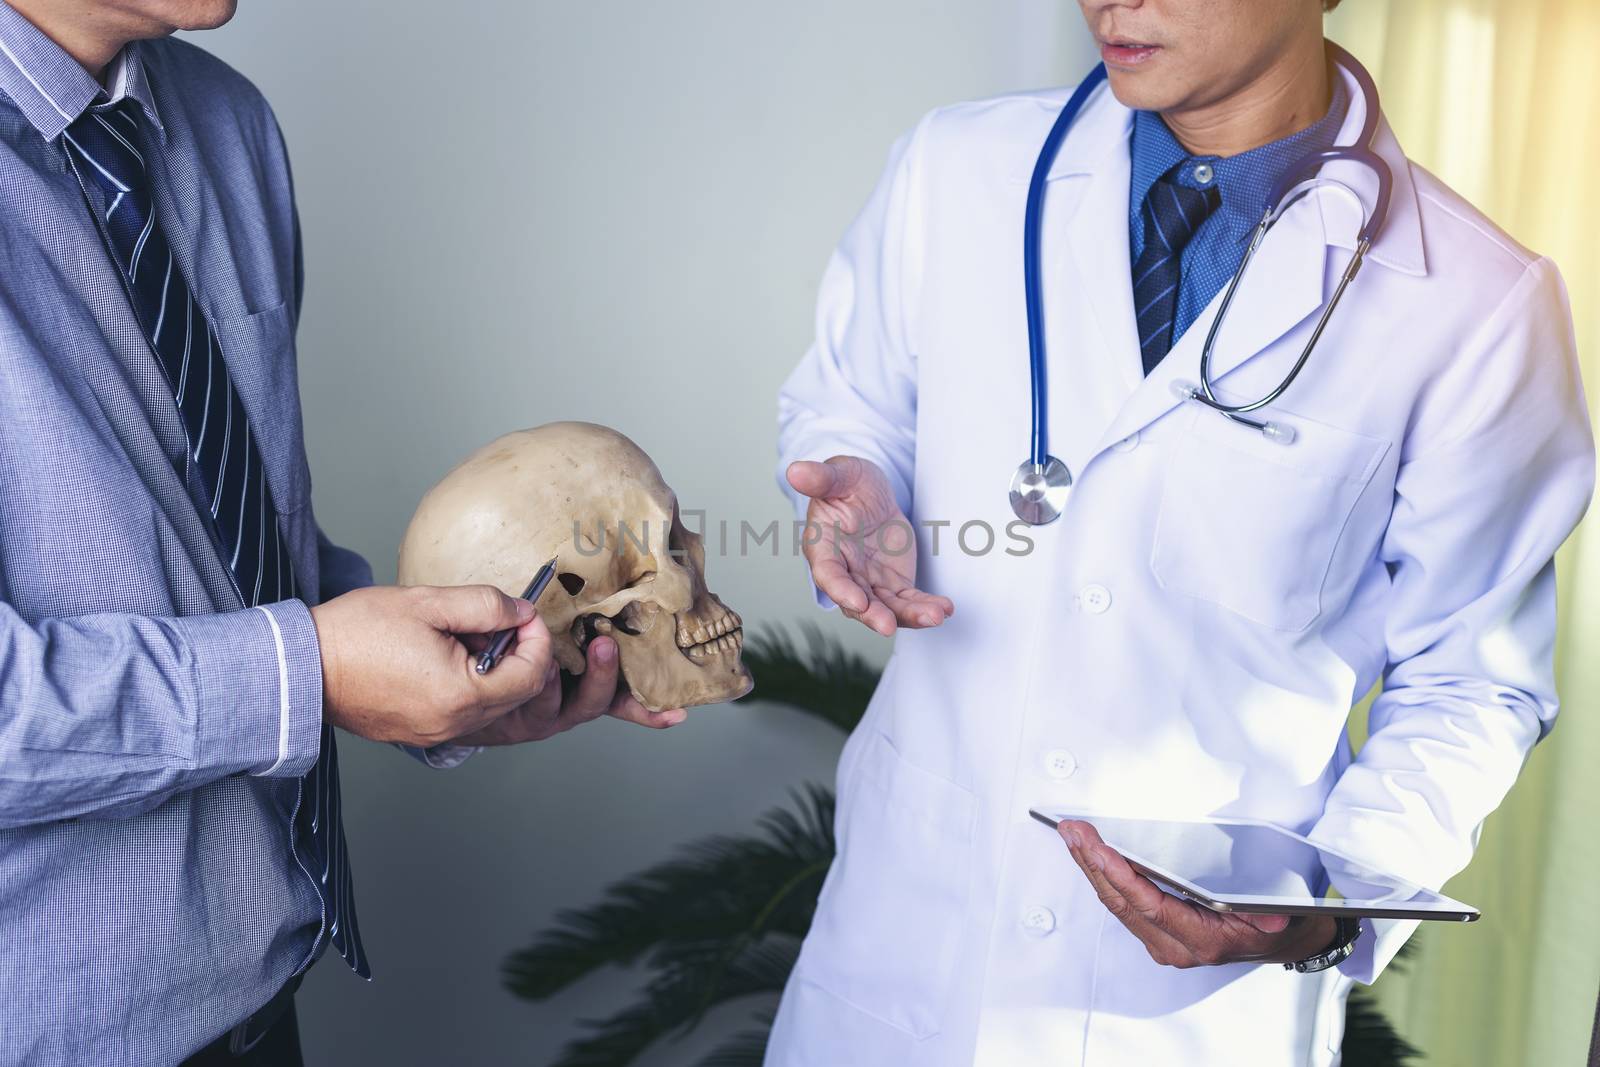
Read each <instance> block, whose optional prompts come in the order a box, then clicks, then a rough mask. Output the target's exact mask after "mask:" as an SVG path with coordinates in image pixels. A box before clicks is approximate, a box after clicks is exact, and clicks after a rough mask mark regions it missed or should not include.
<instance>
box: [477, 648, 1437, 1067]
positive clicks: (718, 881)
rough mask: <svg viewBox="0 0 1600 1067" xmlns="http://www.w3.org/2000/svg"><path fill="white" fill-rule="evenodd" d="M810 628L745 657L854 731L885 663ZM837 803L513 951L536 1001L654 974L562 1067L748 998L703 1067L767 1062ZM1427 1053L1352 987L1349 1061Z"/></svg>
mask: <svg viewBox="0 0 1600 1067" xmlns="http://www.w3.org/2000/svg"><path fill="white" fill-rule="evenodd" d="M803 632H804V640H803V642H797V641H795V640H793V639H792V638H790V637H789V636H788V635H787V634H786V633H785V632H783V631H781V630H777V631H768V632H767V633H765V634H762V635H760V636H758V637H756V638H753V639H752V640H751V641H750V643H749V644H748V645H746V647H745V651H744V660H745V663H746V664H747V665H748V666H749V667H750V669H751V671H752V672H753V673H754V674H755V676H756V678H757V679H758V682H759V684H758V687H757V690H756V692H757V693H758V694H759V700H760V701H761V702H763V703H767V704H776V705H782V706H784V707H788V708H791V709H793V710H796V711H800V712H803V713H805V714H807V715H813V716H815V717H817V718H819V719H822V720H824V721H825V722H828V723H830V724H832V725H833V726H835V727H837V728H838V729H839V730H840V732H841V738H842V736H843V735H844V734H845V733H848V732H849V731H850V730H851V729H853V728H854V727H855V725H856V723H857V722H859V721H860V719H861V715H862V713H863V712H865V710H866V707H867V701H868V699H869V698H870V697H871V696H872V691H873V689H874V688H875V687H876V685H877V682H878V671H877V669H876V668H874V667H873V666H872V665H871V664H870V663H868V662H867V660H866V659H865V658H863V657H861V656H859V655H856V654H855V653H852V652H850V651H849V650H847V649H845V648H844V647H843V646H841V645H840V644H838V643H837V642H835V641H832V640H830V639H828V638H827V637H826V636H825V635H823V633H822V632H821V631H820V630H818V629H816V628H806V629H805V630H804V631H803ZM745 699H746V700H750V699H756V698H754V697H747V698H745ZM833 804H834V798H833V793H832V792H831V791H830V790H828V789H827V788H825V787H823V786H820V785H807V786H804V787H803V788H801V789H799V790H797V791H796V793H795V794H794V797H793V800H792V801H791V803H790V804H789V806H787V807H781V808H775V809H773V810H772V811H769V812H767V813H766V814H765V815H763V816H762V817H761V818H760V819H759V820H758V821H757V823H756V825H755V827H754V828H753V829H752V831H751V832H750V833H749V834H746V835H743V836H718V837H711V838H707V839H705V840H701V841H698V842H695V843H693V844H690V845H688V846H686V847H684V848H683V849H682V850H681V852H680V853H679V854H678V855H677V856H675V857H674V858H672V859H670V860H668V861H666V862H665V863H660V864H657V865H655V866H653V867H649V868H646V869H645V870H643V871H640V872H639V873H638V874H635V875H633V876H631V877H629V878H625V879H623V880H622V881H620V882H617V883H616V884H615V885H613V886H611V887H610V888H609V889H607V890H606V892H605V893H604V894H603V895H602V897H601V899H600V901H599V902H598V903H596V904H594V905H591V906H589V907H586V908H580V909H573V910H570V911H565V912H562V913H561V914H560V915H559V916H558V917H557V919H556V924H555V925H554V926H553V927H551V928H550V929H548V930H545V931H544V932H542V933H540V934H538V935H537V936H536V937H535V938H534V940H533V942H532V944H530V945H528V946H527V947H525V948H522V949H520V950H518V951H516V952H513V953H511V955H510V956H508V957H507V958H506V960H505V963H504V968H503V970H504V979H505V984H506V986H507V987H508V988H509V989H510V990H511V992H512V993H514V994H515V995H516V996H518V997H522V998H524V999H526V1000H531V1001H545V1000H549V999H551V998H553V997H556V996H558V995H559V994H560V993H562V992H563V991H564V990H566V989H567V988H568V987H570V986H571V985H573V984H574V983H576V982H577V981H578V980H579V979H582V978H584V977H586V976H588V975H590V974H592V973H594V972H596V971H598V970H601V969H603V968H607V967H633V966H639V967H643V968H644V969H645V971H646V972H648V975H649V977H648V979H647V981H646V982H645V985H644V987H643V989H642V991H641V992H640V993H639V995H638V997H637V998H636V999H635V1000H634V1001H633V1002H632V1003H629V1004H627V1005H625V1006H623V1007H622V1008H620V1009H618V1010H617V1011H615V1012H613V1013H612V1014H611V1015H609V1016H607V1017H605V1018H603V1019H593V1020H588V1021H586V1022H585V1023H584V1024H583V1028H584V1031H585V1032H584V1034H583V1035H582V1036H581V1037H579V1038H577V1039H576V1040H574V1041H572V1042H571V1043H569V1044H568V1045H567V1046H566V1048H565V1049H564V1050H563V1051H562V1053H561V1055H560V1057H559V1058H558V1059H557V1060H556V1061H555V1062H554V1063H553V1064H552V1065H551V1067H629V1065H630V1064H632V1063H634V1062H635V1060H636V1059H637V1058H638V1057H639V1056H641V1055H642V1054H643V1053H644V1052H645V1051H646V1050H647V1049H651V1048H653V1047H655V1046H656V1045H658V1044H659V1043H661V1042H663V1041H672V1040H674V1039H676V1038H680V1037H682V1036H683V1035H685V1034H687V1033H689V1032H690V1031H692V1030H694V1029H695V1027H697V1026H698V1025H699V1024H700V1023H701V1021H702V1020H704V1019H705V1017H706V1015H707V1014H708V1013H709V1012H711V1011H712V1010H713V1009H716V1008H721V1007H723V1006H728V1005H733V1004H736V1003H742V1004H745V1005H747V1006H748V1008H749V1012H750V1015H749V1020H748V1023H747V1024H746V1025H745V1026H744V1028H742V1029H740V1030H738V1031H737V1032H736V1033H734V1034H733V1035H732V1036H731V1037H729V1038H727V1039H725V1040H724V1041H723V1042H722V1043H721V1044H720V1045H719V1046H717V1047H716V1048H715V1049H714V1050H713V1051H711V1052H710V1053H708V1054H705V1055H702V1056H700V1058H699V1059H698V1060H697V1061H696V1065H695V1067H760V1064H761V1060H762V1056H763V1054H764V1052H765V1050H766V1044H767V1034H768V1031H769V1030H770V1028H771V1024H772V1017H773V1010H774V1008H775V1006H776V1003H777V998H778V995H779V994H780V993H781V992H782V991H783V986H784V983H785V982H786V981H787V980H788V977H789V972H790V971H791V970H792V969H793V967H794V964H795V960H796V958H797V957H798V956H799V954H800V942H801V941H802V940H803V939H804V938H805V935H806V930H807V929H808V928H809V927H810V925H811V917H812V914H813V913H814V911H815V910H816V903H817V895H818V893H819V892H820V891H821V889H822V880H823V878H824V877H826V875H827V873H828V866H829V864H831V863H832V862H833V855H834V842H833ZM1418 1056H1420V1053H1419V1052H1418V1051H1417V1050H1416V1049H1415V1048H1413V1047H1411V1046H1410V1045H1409V1044H1407V1043H1406V1042H1405V1041H1404V1040H1403V1039H1402V1038H1401V1037H1400V1036H1399V1035H1398V1034H1397V1033H1396V1032H1395V1030H1394V1028H1393V1027H1392V1026H1390V1025H1389V1022H1388V1020H1387V1019H1385V1018H1384V1016H1383V1014H1382V1013H1381V1012H1380V1011H1379V1010H1378V1007H1377V1005H1376V1003H1375V1002H1374V1001H1373V999H1372V994H1371V993H1370V991H1368V990H1367V989H1365V988H1364V987H1357V988H1356V989H1355V990H1353V991H1352V992H1351V995H1350V1001H1349V1007H1348V1009H1347V1011H1346V1015H1345V1038H1344V1059H1343V1063H1344V1067H1406V1065H1408V1064H1410V1063H1412V1062H1413V1061H1414V1060H1415V1059H1416V1058H1417V1057H1418ZM686 1067H687V1065H686Z"/></svg>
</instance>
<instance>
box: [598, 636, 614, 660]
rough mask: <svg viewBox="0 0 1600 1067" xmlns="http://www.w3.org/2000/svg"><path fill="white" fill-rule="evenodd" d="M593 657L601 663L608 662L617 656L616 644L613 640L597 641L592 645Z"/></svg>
mask: <svg viewBox="0 0 1600 1067" xmlns="http://www.w3.org/2000/svg"><path fill="white" fill-rule="evenodd" d="M594 658H595V659H597V660H599V661H600V662H601V663H610V662H611V661H612V660H614V659H616V658H617V646H616V643H615V642H613V641H604V640H602V641H597V642H595V646H594Z"/></svg>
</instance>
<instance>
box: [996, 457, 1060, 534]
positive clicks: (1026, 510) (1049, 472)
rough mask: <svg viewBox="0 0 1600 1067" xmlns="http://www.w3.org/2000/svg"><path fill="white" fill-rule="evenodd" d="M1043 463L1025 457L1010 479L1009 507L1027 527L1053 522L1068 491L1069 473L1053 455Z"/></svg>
mask: <svg viewBox="0 0 1600 1067" xmlns="http://www.w3.org/2000/svg"><path fill="white" fill-rule="evenodd" d="M1044 460H1045V461H1044V462H1043V463H1035V462H1033V460H1031V459H1030V460H1028V461H1027V462H1025V463H1023V464H1022V466H1020V467H1018V468H1017V473H1016V474H1015V475H1013V476H1012V478H1011V510H1012V511H1014V512H1016V513H1017V518H1019V519H1021V520H1022V521H1023V522H1025V523H1027V524H1028V525H1029V526H1044V525H1046V524H1048V523H1052V522H1055V521H1056V519H1058V518H1060V517H1061V512H1062V511H1064V510H1065V509H1066V506H1067V496H1068V495H1069V494H1070V493H1071V492H1072V472H1071V471H1069V470H1067V465H1066V464H1065V463H1063V462H1061V461H1060V460H1059V459H1057V458H1056V457H1054V456H1046V457H1045V458H1044Z"/></svg>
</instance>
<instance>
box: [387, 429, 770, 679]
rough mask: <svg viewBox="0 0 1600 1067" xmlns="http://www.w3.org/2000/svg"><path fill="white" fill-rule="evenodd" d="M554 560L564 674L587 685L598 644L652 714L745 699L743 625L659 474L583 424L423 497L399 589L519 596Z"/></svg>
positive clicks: (493, 455) (549, 432) (630, 449)
mask: <svg viewBox="0 0 1600 1067" xmlns="http://www.w3.org/2000/svg"><path fill="white" fill-rule="evenodd" d="M552 556H554V557H556V558H557V560H558V562H557V565H556V580H555V581H553V582H551V583H550V585H549V586H548V587H547V588H546V589H545V591H544V594H543V595H542V596H541V597H540V598H539V602H538V610H539V616H540V617H541V618H542V619H544V622H545V625H546V626H548V627H549V629H550V634H551V636H552V637H553V638H554V645H555V657H556V660H557V662H558V663H559V664H560V666H561V668H562V669H563V670H565V671H567V672H568V673H571V674H582V673H583V671H584V668H585V666H586V661H585V658H584V649H585V647H586V646H587V645H588V643H589V641H590V640H592V639H593V638H594V637H595V636H597V635H599V634H606V635H609V636H610V637H612V638H614V639H615V640H616V642H617V650H618V658H619V660H620V662H621V667H622V676H623V678H624V680H626V682H627V684H628V688H629V689H630V690H632V692H633V695H634V697H635V699H637V700H638V701H639V703H640V704H643V705H644V706H645V707H646V708H649V709H650V710H652V711H660V710H661V709H663V708H679V707H691V706H694V705H698V704H714V703H717V702H719V701H725V700H732V699H734V698H735V697H740V696H743V695H744V694H745V693H748V692H749V691H750V688H751V685H752V684H753V683H752V682H751V679H750V672H749V671H747V670H745V667H744V664H743V663H742V662H740V658H739V653H740V650H741V648H742V647H743V644H744V631H743V629H742V625H743V624H742V621H741V620H740V618H739V616H738V615H737V614H736V613H734V612H733V611H730V610H729V609H728V608H727V607H726V606H724V605H723V603H722V601H721V600H719V599H718V598H717V596H716V594H715V593H712V592H711V591H710V590H708V589H707V588H706V580H705V547H704V545H703V543H702V541H701V538H700V535H699V534H696V533H693V532H691V531H690V530H688V529H686V528H685V527H684V525H683V523H682V522H681V521H680V520H679V517H678V501H677V497H676V496H675V495H674V494H673V492H672V490H671V489H669V488H668V487H667V484H666V483H665V482H664V481H662V480H661V472H660V471H658V470H657V469H656V465H655V464H654V463H652V462H651V460H650V457H649V456H647V455H645V454H644V452H643V451H641V450H640V449H639V446H638V445H636V444H634V443H633V442H632V441H630V440H628V438H626V437H624V436H623V435H622V434H620V433H617V432H616V431H615V430H611V429H607V428H606V427H604V426H596V425H594V424H592V423H587V422H553V423H550V424H549V425H546V426H539V427H536V428H534V429H531V430H519V431H517V432H515V433H509V434H506V435H505V436H504V437H501V438H499V439H498V440H496V441H493V442H491V443H489V444H488V445H485V446H484V447H483V448H480V449H479V450H478V451H477V452H474V453H473V454H472V455H470V456H468V457H467V458H466V460H465V461H464V462H463V463H462V464H461V465H460V466H458V467H456V469H455V470H453V471H451V472H450V473H449V474H447V475H445V477H444V480H443V481H441V482H440V483H439V484H438V485H436V486H434V487H433V488H432V489H430V490H428V493H427V495H426V496H424V497H423V498H422V503H421V504H420V505H418V507H417V513H416V514H415V515H414V516H412V519H411V525H410V526H409V527H408V528H407V529H406V535H405V539H404V541H403V542H402V543H401V545H400V584H402V585H475V584H480V583H484V584H488V585H494V586H498V587H499V588H500V589H502V590H504V591H505V592H506V593H508V594H510V595H512V596H517V595H519V594H520V593H521V592H522V591H523V589H525V588H526V587H527V585H528V581H529V579H531V578H532V577H533V575H534V572H535V571H537V570H538V569H539V567H540V566H541V565H542V564H543V563H544V562H545V560H547V559H550V558H551V557H552Z"/></svg>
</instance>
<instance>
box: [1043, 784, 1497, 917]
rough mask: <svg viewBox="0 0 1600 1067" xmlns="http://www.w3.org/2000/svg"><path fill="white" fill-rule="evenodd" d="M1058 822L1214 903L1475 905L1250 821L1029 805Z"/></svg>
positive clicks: (1299, 909)
mask: <svg viewBox="0 0 1600 1067" xmlns="http://www.w3.org/2000/svg"><path fill="white" fill-rule="evenodd" d="M1028 814H1030V815H1032V816H1033V817H1034V818H1035V819H1037V820H1039V821H1040V822H1042V823H1044V824H1045V825H1046V826H1051V827H1054V826H1056V825H1057V824H1058V823H1060V822H1061V821H1062V820H1064V819H1073V820H1079V821H1082V822H1086V823H1088V824H1089V825H1091V826H1093V827H1094V828H1095V829H1096V830H1098V831H1099V832H1100V837H1101V838H1102V839H1103V840H1104V841H1105V843H1106V844H1107V845H1110V846H1111V847H1112V848H1114V849H1116V850H1117V851H1118V852H1120V853H1121V854H1122V855H1123V856H1124V857H1126V858H1127V860H1128V862H1129V863H1130V864H1132V865H1133V867H1134V869H1135V870H1137V871H1139V872H1140V873H1142V874H1144V875H1145V876H1146V877H1148V878H1150V879H1151V880H1152V881H1154V882H1156V883H1157V884H1159V885H1161V886H1162V887H1163V888H1166V889H1168V890H1171V891H1173V892H1176V893H1177V894H1178V895H1179V896H1183V897H1187V898H1189V899H1190V900H1192V901H1194V902H1195V903H1197V904H1201V905H1203V906H1205V907H1207V908H1210V909H1212V910H1213V911H1243V912H1253V913H1255V914H1269V915H1274V914H1275V915H1350V916H1355V917H1363V916H1371V917H1374V918H1393V919H1448V920H1452V921H1455V922H1473V921H1474V920H1476V919H1477V918H1478V910H1477V909H1476V908H1473V907H1470V906H1468V905H1466V904H1463V903H1461V902H1460V901H1458V900H1451V899H1450V898H1449V897H1446V896H1442V895H1440V894H1438V893H1434V892H1431V891H1429V890H1427V889H1423V888H1422V887H1420V886H1416V885H1413V884H1411V883H1410V882H1407V881H1405V880H1404V879H1402V878H1397V877H1394V876H1393V875H1389V874H1385V873H1384V872H1382V871H1376V870H1373V869H1372V868H1371V867H1368V866H1366V865H1365V864H1363V863H1360V862H1358V861H1357V860H1353V859H1351V858H1350V857H1348V856H1344V855H1341V854H1339V853H1337V852H1332V851H1329V850H1328V849H1326V848H1323V847H1321V846H1319V845H1314V844H1312V843H1311V842H1310V841H1308V840H1307V839H1306V838H1304V837H1302V836H1300V835H1299V834H1296V833H1292V832H1290V831H1288V830H1285V829H1283V828H1282V827H1279V826H1273V825H1272V824H1270V823H1264V822H1256V821H1253V820H1249V819H1215V820H1211V821H1207V822H1168V821H1164V820H1158V819H1122V818H1113V817H1110V816H1106V815H1092V814H1088V813H1080V812H1074V811H1057V810H1043V811H1041V810H1030V811H1029V812H1028Z"/></svg>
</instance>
